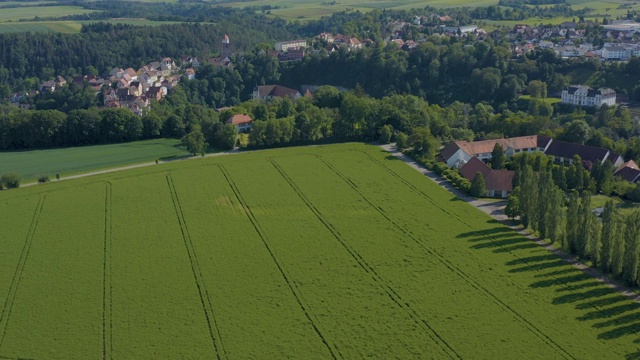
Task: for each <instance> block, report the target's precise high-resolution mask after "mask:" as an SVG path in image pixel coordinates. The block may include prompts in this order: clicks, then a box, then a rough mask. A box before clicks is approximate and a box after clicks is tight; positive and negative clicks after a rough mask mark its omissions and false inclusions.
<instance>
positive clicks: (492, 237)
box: [467, 233, 516, 243]
mask: <svg viewBox="0 0 640 360" xmlns="http://www.w3.org/2000/svg"><path fill="white" fill-rule="evenodd" d="M515 236H516V235H515V234H513V233H501V234H495V235H486V236H479V237H475V238H468V239H467V241H468V242H471V243H475V242H481V241H491V240H498V239H502V238H509V237H510V238H512V237H515Z"/></svg>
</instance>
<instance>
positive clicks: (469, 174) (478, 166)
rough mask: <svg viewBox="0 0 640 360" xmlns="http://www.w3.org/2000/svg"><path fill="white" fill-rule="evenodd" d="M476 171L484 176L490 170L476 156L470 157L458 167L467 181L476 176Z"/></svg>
mask: <svg viewBox="0 0 640 360" xmlns="http://www.w3.org/2000/svg"><path fill="white" fill-rule="evenodd" d="M478 171H479V172H480V173H481V174H482V176H483V177H485V178H486V177H487V175H489V173H490V172H491V169H490V168H489V167H488V166H487V164H485V163H483V162H482V160H480V159H478V158H476V157H472V158H471V159H470V160H469V161H467V163H466V164H464V165H463V166H462V167H461V168H460V174H461V175H462V176H464V177H465V178H466V179H467V180H469V181H473V178H474V177H475V176H476V174H477V173H478Z"/></svg>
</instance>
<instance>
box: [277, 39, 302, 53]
mask: <svg viewBox="0 0 640 360" xmlns="http://www.w3.org/2000/svg"><path fill="white" fill-rule="evenodd" d="M304 47H307V40H291V41H281V42H279V43H276V50H277V51H279V52H287V51H288V50H289V49H297V48H304Z"/></svg>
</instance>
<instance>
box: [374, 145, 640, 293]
mask: <svg viewBox="0 0 640 360" xmlns="http://www.w3.org/2000/svg"><path fill="white" fill-rule="evenodd" d="M380 147H381V148H383V149H384V150H386V151H388V152H389V153H391V155H393V156H395V157H397V158H398V159H400V160H402V161H404V162H405V163H407V164H408V165H409V166H411V167H412V168H414V169H415V170H417V171H419V172H420V173H422V174H424V175H425V176H426V177H428V178H429V179H431V180H433V181H434V182H435V183H436V184H438V185H440V186H442V187H443V188H444V189H446V190H447V191H449V192H451V193H452V194H454V195H455V196H457V197H458V198H460V199H461V200H464V201H465V202H467V203H469V204H471V205H473V206H475V207H476V208H478V209H479V210H481V211H483V212H485V213H487V214H489V215H490V216H491V217H493V218H494V219H496V220H497V221H499V222H500V223H502V224H504V225H506V226H508V227H510V228H511V229H513V230H514V231H515V232H517V233H519V234H521V235H523V236H524V237H526V238H527V239H529V240H531V241H533V242H534V243H536V244H537V245H539V246H541V247H543V248H545V249H547V250H548V251H550V252H552V253H553V254H555V255H557V256H558V257H559V258H561V259H562V260H564V261H566V262H567V263H569V264H571V265H573V266H574V267H576V268H578V269H580V270H582V271H584V272H585V273H586V274H588V275H589V276H592V277H593V278H595V279H596V280H598V281H600V282H602V283H604V284H606V285H607V286H609V287H610V288H612V289H614V290H616V291H618V292H619V293H621V294H622V295H624V296H627V297H629V298H631V299H632V300H634V301H635V302H638V303H640V294H638V293H636V292H635V290H634V289H633V288H630V287H628V286H626V285H624V284H622V283H620V282H618V281H617V280H613V279H611V278H609V277H608V276H606V275H604V274H602V273H601V272H600V271H599V270H598V269H596V268H592V267H590V266H587V265H585V264H583V263H581V262H580V261H579V260H578V259H577V258H575V257H573V256H570V255H567V254H566V253H565V252H563V251H562V250H559V249H558V248H556V247H555V246H553V245H550V244H548V243H547V242H545V241H543V240H542V239H540V238H538V237H536V236H535V235H532V234H531V233H529V232H528V231H526V229H524V228H523V227H522V226H521V225H514V223H513V222H512V221H510V220H509V219H508V218H507V216H506V215H505V214H504V207H505V206H506V204H507V202H506V201H498V202H490V201H483V200H478V199H475V198H472V197H470V196H468V195H467V194H465V193H463V192H462V191H460V190H458V189H457V188H455V187H454V186H453V185H451V183H449V182H448V181H447V180H445V179H444V178H442V177H440V176H438V175H437V174H436V173H434V172H433V171H431V170H429V169H427V168H425V167H424V166H422V165H420V164H418V163H417V162H415V161H413V159H411V158H410V157H408V156H406V155H405V154H403V153H401V152H400V151H398V150H397V149H396V147H395V144H387V145H381V146H380Z"/></svg>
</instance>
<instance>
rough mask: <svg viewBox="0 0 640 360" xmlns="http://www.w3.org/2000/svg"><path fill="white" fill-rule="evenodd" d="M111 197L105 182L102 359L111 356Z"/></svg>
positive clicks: (104, 359) (110, 187) (110, 189)
mask: <svg viewBox="0 0 640 360" xmlns="http://www.w3.org/2000/svg"><path fill="white" fill-rule="evenodd" d="M111 199H112V186H111V183H110V182H107V183H106V186H105V195H104V257H103V265H102V266H103V269H102V271H103V273H102V359H103V360H106V359H112V358H113V338H112V334H113V320H112V318H111V315H112V314H113V287H112V283H111V264H112V262H111V234H112V225H111V224H112V221H111Z"/></svg>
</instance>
